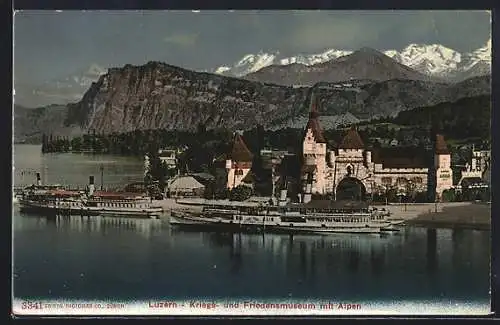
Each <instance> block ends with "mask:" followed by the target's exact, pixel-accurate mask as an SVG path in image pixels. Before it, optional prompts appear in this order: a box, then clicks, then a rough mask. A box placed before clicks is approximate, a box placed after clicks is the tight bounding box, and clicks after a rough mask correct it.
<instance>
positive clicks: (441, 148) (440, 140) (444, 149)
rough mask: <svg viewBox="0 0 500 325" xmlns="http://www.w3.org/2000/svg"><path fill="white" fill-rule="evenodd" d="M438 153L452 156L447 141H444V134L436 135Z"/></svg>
mask: <svg viewBox="0 0 500 325" xmlns="http://www.w3.org/2000/svg"><path fill="white" fill-rule="evenodd" d="M435 149H436V153H437V154H439V155H447V154H450V150H449V149H448V146H447V145H446V141H444V136H443V135H442V134H436V145H435Z"/></svg>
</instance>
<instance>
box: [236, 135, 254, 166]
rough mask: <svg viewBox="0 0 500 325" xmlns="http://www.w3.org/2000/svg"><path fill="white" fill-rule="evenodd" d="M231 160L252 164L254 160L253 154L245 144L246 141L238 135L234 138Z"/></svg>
mask: <svg viewBox="0 0 500 325" xmlns="http://www.w3.org/2000/svg"><path fill="white" fill-rule="evenodd" d="M231 160H233V161H239V162H250V161H252V160H253V155H252V153H251V152H250V150H249V149H248V147H247V145H246V144H245V141H243V137H242V136H241V135H239V134H238V133H237V134H236V136H235V137H234V142H233V149H232V151H231Z"/></svg>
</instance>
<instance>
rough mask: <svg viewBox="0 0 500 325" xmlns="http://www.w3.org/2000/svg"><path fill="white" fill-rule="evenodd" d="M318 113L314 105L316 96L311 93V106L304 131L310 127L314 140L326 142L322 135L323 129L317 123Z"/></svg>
mask: <svg viewBox="0 0 500 325" xmlns="http://www.w3.org/2000/svg"><path fill="white" fill-rule="evenodd" d="M318 117H319V113H318V110H317V107H316V97H315V96H314V93H312V94H311V108H310V112H309V121H308V122H307V125H306V132H307V130H309V129H311V131H312V133H313V136H314V140H316V142H318V143H326V139H325V137H324V135H323V130H322V129H321V126H320V125H319V120H318Z"/></svg>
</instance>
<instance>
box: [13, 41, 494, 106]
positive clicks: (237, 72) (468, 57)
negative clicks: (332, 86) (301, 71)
mask: <svg viewBox="0 0 500 325" xmlns="http://www.w3.org/2000/svg"><path fill="white" fill-rule="evenodd" d="M352 52H353V51H350V50H337V49H329V50H326V51H324V52H322V53H317V54H299V55H295V56H291V57H283V56H282V55H280V53H279V52H273V53H265V52H263V51H261V52H258V53H257V54H248V55H245V56H244V57H243V58H242V59H241V60H239V61H237V62H235V63H234V64H232V65H223V66H220V67H218V68H216V69H211V70H209V71H207V72H212V73H216V74H221V75H226V76H233V77H242V76H245V75H247V74H249V73H252V72H255V71H258V70H260V69H262V68H264V67H267V66H270V65H289V64H303V65H307V66H311V65H315V64H319V63H323V62H327V61H330V60H335V59H337V58H340V57H343V56H346V55H349V54H351V53H352ZM383 53H384V54H385V55H387V56H389V57H391V58H393V59H394V60H396V61H397V62H399V63H401V64H404V65H406V66H408V67H410V68H413V69H415V70H417V71H419V72H422V73H425V74H429V75H432V76H438V77H444V78H449V79H450V80H463V79H465V78H469V77H472V76H475V75H480V74H485V73H489V71H490V70H491V39H490V40H488V42H487V43H486V44H485V45H484V46H483V47H481V48H479V49H477V50H475V51H472V52H470V53H459V52H458V51H455V50H453V49H450V48H447V47H445V46H443V45H439V44H431V45H425V44H410V45H408V46H406V47H405V48H403V49H402V50H401V51H397V50H386V51H383ZM105 73H107V69H106V68H103V67H101V66H99V65H98V64H91V65H90V66H88V67H86V68H84V69H81V70H79V71H75V72H74V73H72V74H71V75H69V76H65V77H62V78H58V79H54V80H49V81H46V82H44V83H43V84H41V85H36V86H32V85H16V88H17V90H18V94H16V101H17V100H18V98H19V99H21V102H20V104H24V105H26V106H29V107H37V106H43V105H48V104H64V103H68V102H76V101H78V100H80V99H81V97H82V95H83V94H84V93H85V92H86V91H87V90H88V88H89V87H90V85H91V84H92V82H95V81H97V80H98V79H99V77H100V76H101V75H103V74H105Z"/></svg>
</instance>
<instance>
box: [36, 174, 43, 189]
mask: <svg viewBox="0 0 500 325" xmlns="http://www.w3.org/2000/svg"><path fill="white" fill-rule="evenodd" d="M36 185H38V186H41V185H42V178H41V177H40V173H36Z"/></svg>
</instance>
